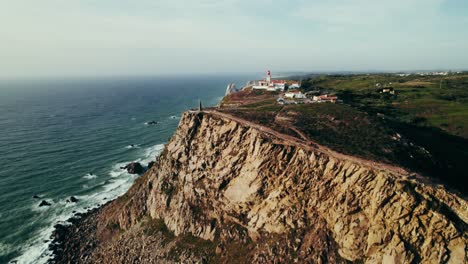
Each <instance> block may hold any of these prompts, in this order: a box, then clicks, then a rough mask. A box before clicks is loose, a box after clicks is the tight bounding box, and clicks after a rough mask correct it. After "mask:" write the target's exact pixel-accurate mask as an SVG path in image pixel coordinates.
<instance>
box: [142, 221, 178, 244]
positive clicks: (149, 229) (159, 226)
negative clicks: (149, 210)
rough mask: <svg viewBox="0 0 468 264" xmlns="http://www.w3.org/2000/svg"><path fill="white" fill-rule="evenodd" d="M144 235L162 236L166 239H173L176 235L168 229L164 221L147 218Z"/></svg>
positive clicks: (144, 222) (144, 224)
mask: <svg viewBox="0 0 468 264" xmlns="http://www.w3.org/2000/svg"><path fill="white" fill-rule="evenodd" d="M142 226H143V233H144V234H145V235H147V236H154V235H156V234H161V235H162V236H163V237H164V238H167V239H173V238H174V234H173V233H172V232H171V231H170V230H169V229H168V228H167V226H166V224H165V223H164V220H162V219H152V218H149V217H148V218H147V219H145V220H144V221H143V224H142Z"/></svg>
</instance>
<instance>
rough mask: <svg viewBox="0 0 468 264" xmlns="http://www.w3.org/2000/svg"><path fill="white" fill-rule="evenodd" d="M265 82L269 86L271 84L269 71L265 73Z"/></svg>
mask: <svg viewBox="0 0 468 264" xmlns="http://www.w3.org/2000/svg"><path fill="white" fill-rule="evenodd" d="M266 82H267V84H268V85H269V84H270V83H271V72H270V70H268V71H267V76H266Z"/></svg>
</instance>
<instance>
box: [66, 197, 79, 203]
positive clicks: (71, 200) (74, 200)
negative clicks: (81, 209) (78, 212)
mask: <svg viewBox="0 0 468 264" xmlns="http://www.w3.org/2000/svg"><path fill="white" fill-rule="evenodd" d="M78 201H79V200H78V198H76V197H75V196H72V197H70V199H68V200H67V203H76V202H78Z"/></svg>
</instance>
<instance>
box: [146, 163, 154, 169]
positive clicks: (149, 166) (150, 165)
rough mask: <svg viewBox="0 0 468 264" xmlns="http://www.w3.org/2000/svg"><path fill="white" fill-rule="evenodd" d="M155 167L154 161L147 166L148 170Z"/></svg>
mask: <svg viewBox="0 0 468 264" xmlns="http://www.w3.org/2000/svg"><path fill="white" fill-rule="evenodd" d="M153 165H154V161H150V162H149V163H148V166H147V168H148V170H149V169H151V168H152V167H153Z"/></svg>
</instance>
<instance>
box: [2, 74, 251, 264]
mask: <svg viewBox="0 0 468 264" xmlns="http://www.w3.org/2000/svg"><path fill="white" fill-rule="evenodd" d="M254 77H255V76H240V75H239V76H200V77H196V76H192V77H190V76H189V77H158V78H102V79H79V80H78V79H77V80H72V79H66V80H35V81H34V80H27V81H24V80H23V81H1V82H0V158H1V162H2V165H1V166H0V263H7V262H8V261H11V260H16V261H17V262H18V263H43V262H45V261H46V260H47V259H48V257H49V254H50V252H48V250H47V248H48V242H49V237H50V234H51V232H52V231H53V225H54V224H55V223H57V222H58V221H64V220H66V219H68V218H69V217H71V216H72V215H73V212H74V211H75V212H84V211H86V210H87V209H88V208H93V207H96V206H98V205H99V204H102V203H105V202H106V201H108V200H111V199H114V198H116V197H117V196H119V195H122V194H123V193H124V192H125V191H126V190H128V188H129V187H130V185H131V184H132V182H133V180H134V179H135V178H136V177H137V176H134V175H130V174H128V173H126V172H125V171H123V170H121V169H120V166H123V165H125V164H126V163H128V162H130V161H140V162H142V164H143V165H146V164H147V163H148V162H149V161H151V160H154V159H155V157H156V156H157V155H158V154H159V153H160V152H161V150H162V149H163V147H164V144H165V143H166V142H167V141H168V139H169V138H170V137H171V135H172V133H173V132H174V131H175V129H176V128H177V125H178V122H179V118H180V116H181V113H182V112H183V111H185V110H188V109H190V108H195V107H197V106H198V100H199V99H200V100H202V102H203V103H204V104H205V105H211V106H213V105H216V104H217V103H218V102H219V101H220V100H221V98H222V96H223V95H224V92H225V89H226V86H227V84H228V83H229V82H231V81H234V82H235V83H236V84H237V85H238V86H242V85H243V84H244V83H245V82H246V81H247V80H249V79H253V78H254ZM151 120H155V121H157V122H158V124H157V125H154V126H152V125H146V124H145V122H148V121H151ZM132 145H133V146H132ZM34 195H39V196H40V197H41V198H40V199H34V198H33V196H34ZM70 196H75V197H77V198H78V199H79V201H78V202H77V203H67V201H66V200H67V199H69V198H70ZM41 200H47V201H49V202H50V203H51V204H52V206H50V207H39V203H40V202H41Z"/></svg>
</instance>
